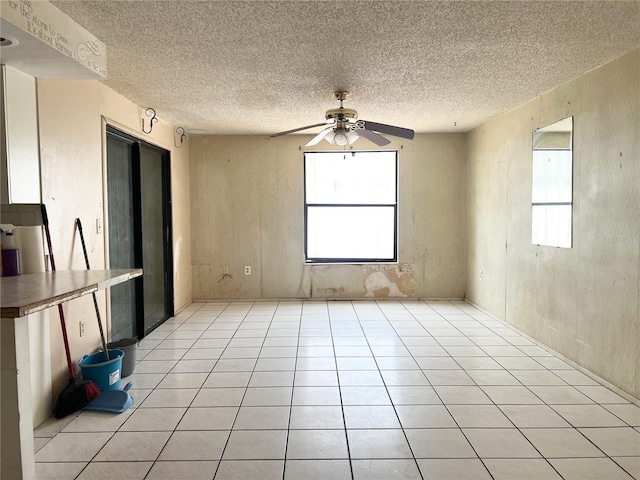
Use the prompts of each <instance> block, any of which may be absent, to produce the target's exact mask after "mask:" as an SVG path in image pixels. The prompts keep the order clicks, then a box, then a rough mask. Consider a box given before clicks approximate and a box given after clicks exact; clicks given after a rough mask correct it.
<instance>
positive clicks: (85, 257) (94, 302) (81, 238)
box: [76, 218, 110, 360]
mask: <svg viewBox="0 0 640 480" xmlns="http://www.w3.org/2000/svg"><path fill="white" fill-rule="evenodd" d="M76 225H77V227H78V231H79V232H80V243H81V244H82V253H83V254H84V263H85V264H86V265H87V270H91V267H89V256H88V255H87V246H86V245H85V244H84V233H82V222H81V221H80V219H79V218H76ZM91 296H92V297H93V307H94V308H95V309H96V316H97V317H98V328H99V329H100V339H101V340H102V348H103V350H104V354H105V355H106V357H107V360H110V358H109V350H107V342H106V341H105V337H104V330H102V319H101V318H100V309H99V308H98V300H97V299H96V292H91Z"/></svg>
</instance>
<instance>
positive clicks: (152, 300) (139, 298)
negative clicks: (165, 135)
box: [107, 126, 173, 340]
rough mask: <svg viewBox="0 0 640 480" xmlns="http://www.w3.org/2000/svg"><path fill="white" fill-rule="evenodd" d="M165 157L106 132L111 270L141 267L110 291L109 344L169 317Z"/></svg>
mask: <svg viewBox="0 0 640 480" xmlns="http://www.w3.org/2000/svg"><path fill="white" fill-rule="evenodd" d="M169 168H170V162H169V152H168V151H166V150H163V149H161V148H159V147H156V146H155V145H151V144H149V143H146V142H144V141H142V140H140V139H137V138H135V137H132V136H130V135H128V134H125V133H123V132H121V131H119V130H117V129H115V128H113V127H111V126H108V127H107V194H108V208H107V209H108V221H109V224H108V227H109V266H110V268H142V269H143V271H144V274H143V276H142V277H141V278H138V279H136V280H135V281H133V282H127V283H126V284H121V285H117V286H115V287H113V288H112V289H111V322H112V337H113V340H119V339H121V338H131V337H136V336H137V337H138V338H143V337H144V335H146V334H147V333H149V332H150V331H151V330H153V329H154V328H155V327H157V326H158V325H160V324H161V323H162V322H163V321H164V320H166V319H167V318H169V317H170V316H172V315H173V281H172V279H173V271H172V265H173V261H172V251H171V208H170V207H171V200H170V199H171V195H170V187H171V186H170V182H169V179H170V170H169Z"/></svg>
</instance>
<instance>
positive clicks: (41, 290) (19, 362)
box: [0, 268, 142, 480]
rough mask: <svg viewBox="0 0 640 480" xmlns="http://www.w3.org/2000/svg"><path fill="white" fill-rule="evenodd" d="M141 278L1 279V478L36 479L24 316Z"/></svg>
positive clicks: (121, 274)
mask: <svg viewBox="0 0 640 480" xmlns="http://www.w3.org/2000/svg"><path fill="white" fill-rule="evenodd" d="M140 276H142V269H139V268H138V269H128V270H82V271H75V270H72V271H56V272H43V273H32V274H26V275H18V276H15V277H2V278H0V309H1V313H2V318H1V319H0V345H2V348H1V349H0V353H1V355H0V385H2V391H1V392H0V413H1V416H2V422H0V478H2V479H4V478H7V479H9V478H10V479H12V480H13V479H15V480H25V479H35V453H34V441H33V419H32V412H33V403H32V394H31V373H30V372H31V367H30V358H29V327H28V321H26V318H25V316H27V315H30V314H32V313H35V312H39V311H42V310H45V309H47V308H50V307H53V306H56V305H58V304H61V303H63V302H67V301H69V300H73V299H75V298H78V297H81V296H83V295H86V294H89V293H91V292H95V291H97V290H102V289H106V288H110V287H112V286H113V285H117V284H119V283H123V282H126V281H129V280H131V279H133V278H136V277H140Z"/></svg>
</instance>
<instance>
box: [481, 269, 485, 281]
mask: <svg viewBox="0 0 640 480" xmlns="http://www.w3.org/2000/svg"><path fill="white" fill-rule="evenodd" d="M483 277H484V270H480V281H482V278H483Z"/></svg>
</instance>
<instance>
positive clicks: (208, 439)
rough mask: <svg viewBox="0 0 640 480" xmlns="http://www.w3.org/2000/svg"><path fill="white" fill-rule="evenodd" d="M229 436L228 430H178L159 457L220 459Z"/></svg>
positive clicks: (169, 458) (170, 458) (168, 458)
mask: <svg viewBox="0 0 640 480" xmlns="http://www.w3.org/2000/svg"><path fill="white" fill-rule="evenodd" d="M228 437H229V432H227V431H205V430H203V431H176V432H173V435H171V438H170V439H169V441H168V442H167V444H166V445H165V447H164V448H163V450H162V453H161V454H160V457H159V458H158V459H159V460H219V459H220V456H221V455H222V450H223V449H224V446H225V443H226V441H227V438H228Z"/></svg>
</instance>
